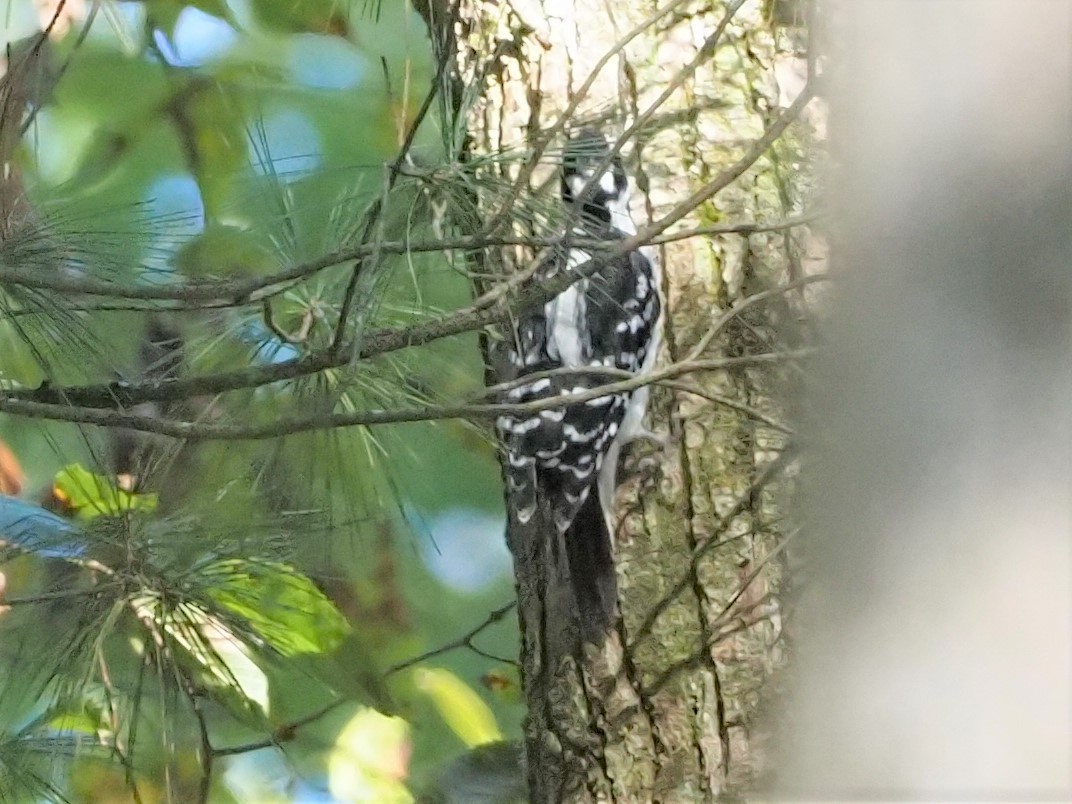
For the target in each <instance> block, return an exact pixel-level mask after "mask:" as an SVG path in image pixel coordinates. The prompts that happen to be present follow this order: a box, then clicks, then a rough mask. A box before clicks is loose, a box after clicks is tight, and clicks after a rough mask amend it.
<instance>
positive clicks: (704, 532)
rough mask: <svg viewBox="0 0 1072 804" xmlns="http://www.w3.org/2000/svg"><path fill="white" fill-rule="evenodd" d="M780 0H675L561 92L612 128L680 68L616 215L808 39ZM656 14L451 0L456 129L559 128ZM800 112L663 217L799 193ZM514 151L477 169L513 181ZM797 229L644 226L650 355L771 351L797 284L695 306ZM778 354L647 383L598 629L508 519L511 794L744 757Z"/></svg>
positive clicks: (753, 214) (767, 591)
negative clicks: (644, 439)
mask: <svg viewBox="0 0 1072 804" xmlns="http://www.w3.org/2000/svg"><path fill="white" fill-rule="evenodd" d="M790 5H792V4H786V3H778V4H775V5H773V6H772V5H771V4H761V3H758V2H754V3H745V4H743V5H742V4H741V3H739V2H735V3H725V2H715V3H687V2H683V3H678V4H675V8H674V9H673V10H672V11H671V12H670V13H668V14H664V15H661V16H658V17H657V19H656V21H655V22H654V23H653V24H652V25H650V26H649V27H648V28H647V30H645V31H644V33H642V34H641V35H639V36H637V37H636V38H634V39H633V40H632V41H631V42H629V43H628V44H626V45H625V46H624V47H623V48H621V49H620V50H619V51H617V52H616V55H614V56H613V57H612V58H611V59H610V60H609V62H608V64H607V66H606V67H605V68H604V69H603V70H602V72H601V73H600V75H599V77H598V79H597V80H596V81H595V82H594V84H593V85H592V88H591V90H590V91H589V92H588V93H587V95H586V96H584V97H582V98H580V99H579V103H578V106H577V111H576V113H574V114H573V115H571V119H570V120H569V121H567V123H566V125H565V126H564V128H565V130H566V131H568V130H570V129H575V128H577V127H579V126H580V125H582V124H584V123H593V122H594V123H597V124H599V125H601V126H603V127H604V128H605V129H606V130H607V131H608V133H610V134H612V135H617V134H618V133H620V132H621V131H622V130H624V129H625V128H627V127H628V126H629V125H631V124H632V122H633V121H634V120H635V119H636V117H637V114H638V112H641V113H642V112H643V111H644V110H645V109H646V108H647V107H648V106H649V104H651V103H652V102H653V101H654V100H655V99H656V98H657V97H658V96H659V94H660V93H661V92H662V91H663V90H664V89H665V88H666V87H667V86H668V85H670V83H671V82H679V86H678V88H677V89H676V91H675V92H673V94H672V95H670V97H669V98H668V99H667V100H666V101H665V102H664V103H662V104H661V105H660V106H659V108H658V109H657V110H656V111H655V113H654V115H653V116H652V117H651V119H650V120H649V121H648V123H647V124H646V125H645V126H644V127H643V128H642V129H641V131H640V134H639V136H638V137H637V138H636V139H635V141H634V143H632V144H631V147H629V148H627V152H629V153H631V156H632V158H631V166H630V167H631V173H632V174H633V175H634V176H635V177H636V178H637V180H638V182H637V183H638V185H639V187H640V188H641V189H642V190H645V191H646V193H645V197H644V199H643V202H642V203H641V204H638V205H637V206H636V207H635V208H634V216H635V217H636V218H637V219H638V223H643V222H646V221H648V220H653V219H658V218H659V217H660V216H661V215H663V214H665V213H666V212H667V211H668V210H670V209H671V208H672V207H673V206H675V205H676V204H677V203H679V202H680V201H682V200H683V199H685V198H686V197H688V196H689V195H690V194H691V193H693V192H695V191H696V190H697V189H698V188H700V187H702V186H703V185H705V184H706V183H708V182H711V181H713V180H715V179H716V177H718V176H719V175H720V174H721V173H722V171H724V170H726V169H727V168H728V167H729V166H731V165H732V164H733V163H735V162H737V161H738V160H740V159H741V158H742V157H743V156H744V155H745V154H746V153H747V151H748V150H749V148H750V147H751V146H752V144H753V141H755V140H756V139H757V138H759V137H760V136H761V135H762V134H763V132H764V131H765V130H766V129H767V128H769V127H770V126H771V124H772V123H773V122H774V121H775V120H776V118H778V117H779V115H781V114H782V112H783V110H784V107H786V106H787V105H788V104H789V103H790V102H791V101H792V100H793V96H794V94H795V93H796V92H798V91H800V89H801V86H802V84H803V81H804V74H805V73H806V65H807V59H806V52H805V44H806V38H807V37H806V32H805V31H804V30H803V28H802V27H801V26H797V25H785V24H783V23H785V22H797V21H798V20H792V19H789V20H787V19H786V8H785V7H789V6H790ZM728 6H730V7H732V8H727V7H728ZM655 12H656V4H655V3H654V2H652V0H634V1H633V2H631V3H628V4H607V3H601V2H596V0H580V2H576V3H574V2H552V1H551V0H545V2H540V0H519V2H514V3H511V4H508V5H503V4H499V3H493V2H481V0H464V1H463V2H462V5H461V8H460V12H459V20H458V25H457V27H456V30H457V31H458V32H459V33H460V36H459V63H460V65H461V67H460V83H459V84H457V85H456V87H455V89H456V90H457V93H458V94H456V97H458V96H460V93H461V92H462V91H463V90H462V89H461V88H462V87H470V88H472V87H478V88H479V98H478V99H477V101H476V103H475V107H473V108H470V109H469V110H468V121H467V123H468V129H469V132H470V135H471V138H472V139H471V144H470V150H471V151H472V152H473V153H474V154H479V155H493V154H500V153H502V152H504V151H506V150H508V149H510V148H514V149H517V148H522V149H523V148H525V147H533V146H536V147H542V146H543V145H545V144H546V143H547V142H551V149H550V151H549V153H552V154H553V153H556V152H557V149H558V148H559V147H560V146H561V142H562V139H563V136H562V129H561V128H560V129H558V130H551V128H552V126H553V124H554V122H555V121H556V120H557V119H558V117H559V115H560V114H561V113H562V112H563V110H564V109H566V108H567V106H568V105H569V104H570V103H571V101H573V100H574V99H575V98H577V95H576V93H577V91H578V89H579V87H580V85H581V84H582V83H584V81H585V79H586V78H587V76H588V74H589V72H590V71H591V69H592V67H594V66H595V64H596V62H597V61H598V60H599V59H600V58H601V57H602V56H603V55H604V54H606V53H609V52H612V50H613V49H614V47H615V44H616V42H618V41H619V40H620V39H621V38H622V37H623V36H624V35H625V34H626V33H627V32H629V31H630V30H631V29H633V28H634V27H635V26H637V25H638V24H639V23H641V22H643V21H644V20H646V19H650V18H652V17H653V15H654V14H655ZM790 16H792V15H790ZM705 40H706V44H705ZM691 63H695V67H694V68H693V67H691V66H689V65H690V64H691ZM816 123H817V121H814V120H813V121H812V125H798V126H794V127H791V128H790V129H789V131H788V132H787V133H786V135H785V136H783V137H782V138H781V139H780V140H778V141H777V143H776V144H775V145H774V147H772V148H770V149H766V151H765V153H764V155H763V156H762V157H760V158H759V159H758V160H756V162H755V164H754V165H753V166H751V167H750V168H749V169H748V170H746V171H744V172H743V174H742V175H741V176H740V178H738V179H737V180H736V181H734V182H733V183H731V184H730V185H729V186H728V187H727V188H726V189H725V190H723V191H721V192H720V193H718V194H717V195H716V196H715V197H714V198H713V200H711V201H708V202H706V203H704V204H702V205H700V206H699V207H698V208H697V209H695V210H694V211H693V212H691V213H690V215H689V216H688V218H687V219H686V220H685V221H684V222H683V225H686V226H689V227H693V226H707V225H718V224H723V223H725V224H733V223H739V222H746V221H763V222H766V221H780V220H784V219H786V218H789V217H792V216H793V215H797V214H799V213H800V212H801V208H800V204H801V202H800V199H801V198H802V196H803V195H804V194H805V192H806V190H807V189H808V185H809V184H810V181H809V179H808V178H807V176H808V175H809V172H808V169H807V168H808V162H807V159H808V156H807V155H808V153H809V151H810V149H809V144H810V138H811V136H812V134H813V133H814V129H815V124H816ZM554 161H555V160H554V159H551V158H549V157H547V156H545V157H544V158H543V159H542V161H541V164H540V165H539V166H536V169H535V170H534V171H533V174H532V175H531V176H526V177H525V179H524V181H525V192H526V193H553V192H555V190H554V189H548V188H554V187H556V186H557V185H555V184H550V185H548V184H547V183H546V182H547V180H548V179H549V178H551V177H552V176H553V173H552V171H553V169H554V165H553V163H554ZM524 165H525V161H524V160H523V159H522V160H519V161H514V162H506V161H502V162H499V163H498V164H497V165H496V167H495V168H494V169H495V170H497V171H498V172H499V177H500V178H501V179H503V180H504V183H505V182H507V181H509V182H513V181H515V180H516V177H517V176H518V175H519V173H522V174H523V173H524V170H525V168H524ZM541 183H542V185H541ZM541 186H542V189H540V188H541ZM517 225H518V224H517V223H515V226H517ZM519 233H523V232H519ZM810 243H814V241H813V240H812V239H810V238H808V237H806V230H802V229H789V230H784V229H783V230H777V231H773V232H765V233H747V234H741V233H736V234H729V235H723V236H718V237H713V236H701V237H693V238H690V239H687V240H681V241H677V242H674V243H672V244H668V245H667V246H665V248H664V251H663V260H664V265H665V266H666V269H667V271H666V272H667V288H666V289H667V292H668V294H669V300H670V303H669V316H668V324H667V337H668V347H667V349H666V352H667V353H666V354H665V355H664V356H663V360H664V362H667V361H677V360H681V359H683V358H685V357H686V356H689V357H699V356H702V357H703V358H719V357H732V356H740V355H751V354H760V353H763V354H770V353H772V352H778V351H781V350H782V349H783V347H784V345H785V344H784V338H785V332H786V331H787V330H785V329H784V328H778V329H776V327H775V325H776V324H777V323H779V321H778V319H784V318H786V317H787V316H792V315H793V314H794V312H795V311H796V310H797V308H798V307H799V305H800V303H801V302H802V296H801V295H800V294H801V293H802V291H794V292H792V293H774V294H772V298H771V299H770V300H767V301H765V302H763V303H759V304H754V305H751V306H749V308H748V309H747V312H745V313H743V314H741V315H740V316H738V317H735V318H732V320H730V321H728V322H725V323H724V324H723V325H722V326H720V327H718V328H717V331H715V330H714V329H713V328H714V327H715V325H716V322H719V321H720V319H721V318H722V317H723V316H724V314H725V313H726V312H727V311H728V310H730V308H731V307H733V306H734V305H735V304H737V303H739V302H740V301H741V300H742V299H745V298H746V297H748V296H750V295H752V294H755V293H757V292H761V291H764V290H767V289H770V288H773V287H776V286H779V285H782V284H784V283H786V282H787V281H791V280H795V279H798V278H799V277H800V276H801V275H802V274H803V273H804V272H806V271H807V270H808V264H807V263H806V260H805V257H806V255H805V254H804V252H805V251H806V248H805V246H807V245H808V244H810ZM525 256H527V255H520V257H521V259H520V260H519V255H518V254H517V253H516V251H505V250H503V251H498V252H496V253H491V252H490V251H486V252H485V253H484V255H483V259H484V260H485V264H484V265H483V270H484V271H486V272H489V273H492V274H495V273H499V272H504V273H508V272H509V267H510V266H511V265H512V264H517V263H519V262H521V263H523V259H524V258H525ZM701 341H705V342H704V343H701ZM693 350H698V351H697V354H695V355H693V354H692V352H693ZM794 370H795V367H794V366H793V364H792V363H791V361H777V360H776V361H770V362H767V363H757V364H754V365H743V366H740V367H735V368H728V369H725V370H720V371H716V372H709V373H706V374H690V375H686V376H683V377H680V378H678V379H677V380H676V381H675V383H674V384H673V385H672V387H663V388H661V389H660V390H658V391H657V392H656V394H655V402H654V404H653V410H652V424H653V426H654V428H655V429H656V430H658V431H662V432H664V433H667V434H668V435H669V446H667V447H665V448H664V447H650V446H641V447H640V448H639V449H637V450H634V451H633V455H632V463H633V465H634V468H635V469H637V471H635V472H633V477H632V480H630V481H628V482H627V483H625V484H624V485H623V487H622V488H621V490H620V494H619V500H618V508H619V511H621V512H622V521H621V523H620V527H619V529H618V537H617V561H618V570H619V593H620V608H621V610H622V614H623V621H624V627H623V629H622V631H621V632H620V633H616V634H614V635H612V636H611V637H610V638H608V640H607V643H606V644H605V645H603V646H602V647H601V648H600V649H598V650H596V649H592V648H588V649H586V650H585V651H579V650H577V640H576V638H575V637H574V635H573V633H572V626H571V624H570V622H569V621H570V612H569V611H568V609H567V607H565V606H563V605H562V604H561V603H560V602H559V601H558V600H557V599H556V589H557V586H556V584H557V582H558V579H557V573H556V571H555V567H554V566H552V565H553V560H552V556H551V554H550V553H551V551H550V550H549V548H548V547H547V542H546V541H545V542H542V543H541V542H540V538H539V537H540V534H539V532H538V531H539V528H538V526H537V528H536V532H533V533H528V534H519V533H517V532H515V533H512V534H511V535H510V538H511V542H512V546H514V548H515V565H516V570H517V580H518V590H519V616H520V622H521V630H522V662H523V674H524V686H525V694H526V699H527V703H528V718H527V723H526V733H525V748H526V771H527V775H528V784H529V790H530V794H531V797H532V800H533V801H536V802H552V801H607V800H609V801H622V802H625V801H651V800H657V801H660V802H676V801H680V802H695V801H703V800H711V799H713V798H715V797H717V796H720V795H725V794H727V793H730V792H732V791H734V790H740V789H741V788H742V787H743V786H744V785H746V784H748V783H749V782H750V781H751V780H753V779H754V778H755V776H756V775H757V773H760V772H762V771H763V769H764V755H763V746H762V739H761V738H760V736H759V735H758V734H757V733H756V732H755V730H754V729H753V725H754V723H755V721H756V715H757V713H758V712H759V711H760V709H761V707H762V704H763V701H764V700H765V698H766V695H767V694H768V692H769V689H770V687H771V684H770V681H771V679H772V676H773V674H774V673H775V671H776V670H777V669H778V668H779V667H780V666H781V665H782V664H783V663H784V658H785V650H784V647H783V640H782V639H781V634H782V629H781V626H780V621H781V615H780V599H781V595H782V593H783V591H784V587H785V583H786V570H785V564H784V560H783V549H782V548H783V547H784V545H785V542H786V540H787V538H788V533H787V530H788V527H787V526H786V525H784V522H783V519H782V517H781V508H780V505H779V504H778V502H777V498H778V495H779V493H780V492H781V491H783V490H784V478H785V474H784V472H785V468H786V466H787V465H788V464H789V463H790V461H789V460H788V459H787V458H786V457H785V456H784V455H783V451H784V449H785V447H786V443H787V435H786V433H787V430H784V429H781V428H780V427H779V426H778V423H779V421H780V420H781V418H782V415H781V414H782V411H781V408H780V406H779V404H778V403H777V402H776V401H775V399H776V397H777V396H779V388H780V387H781V386H782V385H783V383H784V382H786V381H792V377H793V371H794ZM492 379H494V377H493V378H492ZM780 456H781V457H780ZM552 532H553V531H552ZM519 545H521V546H522V547H523V548H524V549H521V550H518V549H517V548H518V546H519Z"/></svg>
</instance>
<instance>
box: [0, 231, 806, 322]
mask: <svg viewBox="0 0 1072 804" xmlns="http://www.w3.org/2000/svg"><path fill="white" fill-rule="evenodd" d="M822 214H823V213H821V212H812V213H808V214H804V215H800V216H798V217H794V218H786V219H785V220H781V221H770V222H766V223H764V222H757V223H747V222H746V223H730V224H715V225H711V226H698V227H695V228H692V229H682V230H680V231H677V232H669V233H666V234H661V235H658V236H656V237H653V238H652V239H651V241H650V244H651V245H660V244H662V243H671V242H676V241H679V240H688V239H689V238H692V237H698V236H707V235H725V234H756V233H760V232H776V231H782V230H784V229H792V228H795V227H798V226H806V225H808V224H810V223H812V222H814V221H815V220H817V219H818V218H819V217H821V215H822ZM564 242H565V237H564V236H563V235H551V236H546V237H531V236H528V237H526V236H518V235H500V236H484V235H469V236H465V237H455V238H446V239H442V240H430V241H418V242H412V241H409V240H387V241H384V242H383V243H380V244H379V245H378V250H379V251H380V253H382V254H427V253H435V252H447V251H475V250H479V249H488V248H500V247H502V246H524V247H529V248H533V249H541V248H554V247H556V246H561V245H562V244H563V243H564ZM569 242H570V245H572V246H574V247H576V248H580V249H594V248H599V247H600V246H604V247H605V246H606V245H607V241H606V240H602V239H597V238H591V237H582V236H580V235H571V236H570V238H569ZM376 251H377V244H375V243H364V244H361V245H358V246H354V247H352V248H347V249H343V250H339V251H333V252H330V253H328V254H324V255H322V256H320V257H317V258H315V259H312V260H308V261H306V262H301V263H297V264H296V265H293V266H292V267H290V268H286V269H284V270H280V271H277V272H275V273H273V274H269V275H267V276H258V277H252V278H248V279H231V280H216V281H203V282H190V283H186V284H167V285H151V284H150V285H121V284H118V283H116V282H110V281H108V280H103V279H96V278H93V277H88V276H74V275H70V274H63V273H43V272H41V271H38V270H36V269H33V268H22V267H19V266H17V265H3V264H0V284H9V285H19V286H21V287H27V288H35V289H38V290H52V291H56V292H57V293H64V294H69V295H77V294H83V295H87V296H102V297H109V298H113V299H129V300H132V301H171V302H181V303H183V304H185V305H189V306H190V307H192V308H193V309H205V308H207V307H234V306H239V305H243V304H249V303H251V302H258V301H262V300H263V299H265V298H267V297H269V296H274V295H277V294H278V293H279V292H280V291H281V289H282V287H284V286H288V285H291V284H293V283H295V282H299V281H302V280H305V279H309V278H310V277H312V276H314V275H316V274H317V273H319V272H320V271H323V270H324V269H326V268H331V267H333V266H339V265H342V264H344V263H347V262H350V261H351V260H359V259H362V258H365V257H368V256H370V255H372V254H373V253H375V252H376Z"/></svg>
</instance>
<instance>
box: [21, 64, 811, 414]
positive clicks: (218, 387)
mask: <svg viewBox="0 0 1072 804" xmlns="http://www.w3.org/2000/svg"><path fill="white" fill-rule="evenodd" d="M812 97H813V85H812V83H811V82H809V83H808V84H806V85H805V86H804V88H803V89H802V90H801V92H800V94H799V95H798V96H797V99H796V100H795V101H793V104H792V105H791V106H790V107H789V108H788V109H786V110H785V111H784V112H783V113H782V114H781V115H780V116H779V117H778V119H777V120H775V122H774V123H772V124H771V126H770V128H768V129H767V131H766V132H765V133H764V134H763V135H762V136H761V137H760V138H759V139H757V140H756V141H755V142H754V143H753V144H752V147H751V148H749V149H748V151H747V152H746V153H745V154H744V155H743V156H742V157H741V158H740V159H738V160H737V162H735V163H734V164H733V165H731V166H730V167H728V168H727V169H726V170H724V171H723V172H722V173H720V174H719V175H718V176H717V177H715V178H714V179H712V180H711V181H709V182H707V183H706V184H705V185H704V186H703V187H701V188H700V189H699V190H697V191H696V192H695V193H693V194H692V195H691V196H689V197H688V198H687V199H685V200H684V201H682V202H681V203H679V204H677V205H676V206H675V207H674V208H673V209H671V210H670V212H669V213H667V214H666V215H665V216H664V217H663V218H661V219H660V220H659V221H656V222H654V223H652V224H649V225H648V226H645V227H644V228H643V229H642V230H641V231H639V232H638V233H637V234H636V235H633V236H632V237H627V238H624V239H622V240H619V241H615V242H614V243H613V245H612V247H611V248H609V249H607V250H606V251H604V252H603V253H601V254H599V255H596V256H594V257H592V258H591V259H590V260H588V261H587V262H586V263H584V264H582V265H580V266H577V268H576V269H575V272H574V273H572V274H571V273H566V272H563V274H562V275H561V276H558V277H555V278H554V279H553V280H551V281H548V282H546V283H544V284H543V285H542V286H539V287H530V288H527V289H526V290H525V291H524V292H522V293H521V294H520V296H519V299H518V304H517V306H516V307H515V308H514V309H515V310H527V309H532V308H535V307H537V306H539V305H542V304H546V303H547V302H548V301H550V300H551V299H553V298H554V297H555V296H557V295H558V294H559V293H561V292H562V291H563V290H565V289H566V288H567V287H569V286H570V285H571V284H572V283H573V282H575V281H577V280H578V279H580V278H582V277H585V276H588V275H590V274H592V273H595V272H596V271H598V270H599V269H600V268H601V267H602V266H603V265H605V264H606V263H607V262H608V261H609V260H611V259H613V258H614V257H615V256H618V255H621V254H624V253H626V252H629V251H632V250H634V249H637V248H639V247H641V246H643V245H646V244H647V243H649V242H651V240H652V239H653V238H655V237H657V236H658V235H660V234H662V233H663V232H665V231H666V230H667V229H669V228H670V227H671V226H673V225H674V224H675V223H677V222H678V221H679V220H681V219H682V218H684V217H686V216H687V215H689V214H690V213H691V212H692V211H693V210H695V209H696V208H697V207H699V206H700V205H701V204H703V203H704V202H705V201H708V200H709V199H710V198H712V197H713V196H714V195H715V194H716V193H718V192H719V191H720V190H722V189H724V188H725V187H727V186H728V185H730V184H731V183H733V182H734V181H735V180H736V179H737V178H739V177H740V176H741V175H742V174H744V173H745V172H746V171H747V170H748V169H749V168H750V167H751V166H752V165H753V164H754V163H755V161H756V160H757V159H759V158H760V157H761V156H762V155H763V154H764V153H766V151H767V149H768V148H770V146H771V144H772V143H773V142H774V141H775V140H777V139H778V137H780V136H781V134H782V132H784V131H785V129H786V128H788V127H789V125H790V124H791V123H792V122H793V121H794V120H796V119H797V117H798V116H799V114H800V112H801V111H802V110H803V108H804V107H805V106H806V105H807V104H808V102H809V101H810V100H811V98H812ZM605 245H606V244H605ZM508 313H509V311H504V310H500V309H498V308H493V309H487V310H475V311H470V312H462V313H451V314H448V315H446V316H443V317H440V318H437V319H433V320H431V321H428V322H425V323H422V324H416V325H413V326H408V327H399V328H395V329H387V330H380V331H379V332H374V333H371V334H370V335H368V336H366V337H365V338H364V339H363V341H362V344H361V348H360V349H359V350H357V352H358V353H357V354H356V355H354V358H355V359H358V358H368V357H372V356H374V355H379V354H383V353H385V352H391V351H395V350H398V349H405V348H409V347H411V346H421V345H424V344H426V343H430V342H431V341H435V340H439V339H441V338H445V337H449V336H452V335H459V334H461V333H463V332H472V331H475V330H478V329H481V328H483V327H485V326H488V325H490V324H496V323H500V322H501V321H504V320H506V319H507V318H508ZM350 362H351V359H350V354H347V350H342V351H333V350H331V349H328V350H324V351H320V352H315V353H312V354H310V355H307V356H304V357H299V358H295V359H293V360H286V361H282V362H279V363H273V364H271V365H267V366H251V367H247V368H243V369H237V370H234V371H229V372H221V373H218V374H209V375H203V376H200V377H190V378H174V379H167V378H165V379H159V380H146V381H144V382H140V383H125V382H112V383H107V384H104V385H85V386H71V387H67V388H56V387H52V386H49V385H42V386H41V387H40V388H37V389H34V390H32V391H12V392H10V393H9V394H8V399H7V400H6V401H8V402H11V401H15V400H20V401H33V402H38V403H47V404H51V405H60V404H73V405H83V406H86V407H97V408H110V407H131V406H133V405H136V404H139V403H141V402H152V401H177V400H180V399H186V398H188V397H191V396H202V395H211V394H218V393H223V392H226V391H235V390H239V389H242V388H256V387H259V386H262V385H268V384H271V383H274V382H279V381H280V380H292V379H296V378H298V377H304V376H308V375H310V374H317V373H319V372H321V371H324V370H326V369H332V368H338V367H340V366H342V365H345V364H348V363H350ZM23 415H33V414H26V413H24V414H23ZM38 415H43V414H38ZM436 418H441V417H436ZM68 420H69V421H78V419H68ZM407 421H415V419H407ZM87 423H92V422H87Z"/></svg>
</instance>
